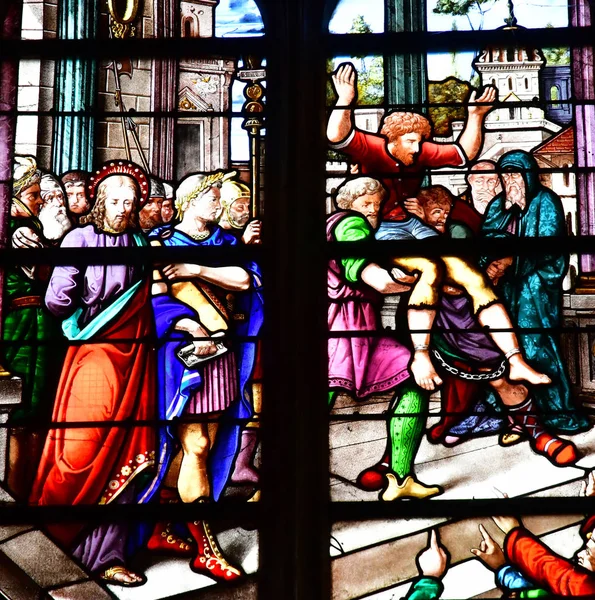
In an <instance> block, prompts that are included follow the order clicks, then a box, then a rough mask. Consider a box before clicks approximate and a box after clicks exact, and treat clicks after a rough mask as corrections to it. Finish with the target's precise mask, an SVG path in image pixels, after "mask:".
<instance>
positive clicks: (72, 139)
mask: <svg viewBox="0 0 595 600" xmlns="http://www.w3.org/2000/svg"><path fill="white" fill-rule="evenodd" d="M56 2H57V0H42V1H31V0H24V4H23V29H22V37H23V39H40V38H53V37H59V38H63V39H83V38H88V37H98V38H102V37H103V38H104V37H107V36H108V35H109V27H108V19H109V15H108V12H107V6H106V4H105V3H99V1H98V0H93V1H91V2H88V3H87V2H85V3H77V2H74V0H64V5H65V6H63V7H62V10H61V11H58V7H57V4H56ZM217 5H218V0H190V1H184V2H179V1H174V0H171V1H170V2H167V3H161V6H160V7H159V9H158V7H157V3H155V2H151V1H147V2H144V3H143V4H142V5H141V8H140V10H141V11H142V13H139V15H138V16H137V19H136V20H135V21H134V22H133V27H134V31H133V32H132V35H133V36H134V37H137V38H152V37H157V38H163V37H172V36H174V35H175V32H177V31H179V32H180V35H181V36H182V37H212V36H213V35H214V31H215V11H216V8H217ZM65 13H67V14H65ZM68 14H69V15H70V16H71V17H72V18H71V19H70V20H68V19H67V18H66V17H67V15H68ZM72 22H74V23H76V27H74V29H73V26H72ZM116 67H122V69H121V74H120V77H119V84H120V86H121V91H120V94H119V98H121V101H122V107H123V115H122V116H120V115H118V114H117V113H118V112H119V111H120V110H121V107H120V104H118V103H117V102H116V99H117V97H118V95H117V88H116V78H115V69H114V65H113V63H111V62H110V61H100V62H99V64H95V63H93V62H92V61H89V60H79V59H67V58H66V59H61V60H58V61H54V60H43V59H39V60H27V61H21V64H20V69H19V90H18V108H19V110H21V111H30V112H32V113H37V112H46V111H51V110H54V111H79V110H83V111H89V113H90V114H87V115H80V116H79V115H72V114H70V115H60V114H59V115H58V116H56V117H51V116H46V115H37V114H31V115H20V116H19V117H18V122H17V134H16V152H17V153H19V154H32V155H35V156H37V157H38V158H39V162H40V164H41V166H42V167H43V168H47V169H52V170H54V171H55V172H57V173H62V172H64V171H67V170H70V169H75V168H81V169H84V170H91V169H92V167H93V165H95V164H98V163H100V162H103V161H105V160H109V159H113V158H126V156H127V153H128V151H127V149H126V140H125V135H126V137H127V138H128V140H127V141H128V145H129V147H130V154H131V157H132V160H134V161H136V162H138V163H140V164H143V162H144V161H146V163H147V164H148V167H149V169H150V171H151V172H152V173H153V174H155V175H158V176H160V177H162V178H164V179H168V180H171V179H174V178H176V179H178V178H180V177H182V176H183V175H185V174H186V173H188V172H190V171H210V170H215V169H226V168H229V167H230V116H227V115H226V114H225V113H226V112H228V111H231V108H232V106H231V85H232V83H233V75H234V72H235V71H236V60H235V59H231V58H225V57H216V58H208V59H206V58H205V59H196V58H192V59H184V60H180V61H177V60H175V59H149V58H137V57H130V58H129V60H125V61H120V62H118V63H116ZM172 82H175V83H174V84H173V85H172ZM175 110H179V111H181V113H183V116H181V117H178V118H177V119H175V118H173V117H169V116H167V113H169V112H172V111H175ZM152 111H158V112H159V113H160V116H156V117H153V116H151V115H150V113H151V112H152ZM105 113H111V114H105ZM114 113H115V114H114ZM210 113H212V114H210ZM132 130H134V132H133V131H132ZM134 133H136V137H137V139H138V143H137V142H136V140H135V136H134ZM141 154H142V157H141ZM238 167H239V168H240V170H245V169H243V168H242V167H243V165H238Z"/></svg>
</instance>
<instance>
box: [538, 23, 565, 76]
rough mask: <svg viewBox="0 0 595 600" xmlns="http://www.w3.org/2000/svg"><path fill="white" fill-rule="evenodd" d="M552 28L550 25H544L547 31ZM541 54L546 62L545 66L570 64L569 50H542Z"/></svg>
mask: <svg viewBox="0 0 595 600" xmlns="http://www.w3.org/2000/svg"><path fill="white" fill-rule="evenodd" d="M553 27H554V26H553V25H552V24H551V23H548V24H547V25H546V28H548V29H552V28H553ZM542 52H543V56H544V57H545V60H546V61H547V63H546V64H548V65H550V66H554V65H569V64H570V48H543V50H542Z"/></svg>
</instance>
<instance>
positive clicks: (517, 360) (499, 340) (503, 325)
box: [477, 303, 552, 385]
mask: <svg viewBox="0 0 595 600" xmlns="http://www.w3.org/2000/svg"><path fill="white" fill-rule="evenodd" d="M477 318H478V320H479V322H480V324H481V325H484V326H487V327H488V328H490V331H489V334H490V337H491V338H492V339H493V340H494V342H495V343H496V346H498V348H500V350H502V352H503V353H504V354H505V356H506V358H507V359H508V362H509V364H510V373H509V378H510V380H511V381H528V382H529V383H532V384H534V385H544V384H548V383H551V382H552V380H551V379H550V378H549V377H548V376H547V375H544V374H543V373H539V372H538V371H536V370H535V369H534V368H533V367H531V366H530V365H528V364H527V362H526V361H525V357H524V356H523V354H522V353H521V351H520V347H519V340H518V339H517V336H516V334H515V332H514V331H513V328H512V322H511V321H510V317H509V316H508V313H507V312H506V309H505V308H504V306H503V305H502V304H500V303H498V304H492V305H490V306H488V307H486V308H484V309H482V310H480V311H479V312H478V314H477ZM491 329H502V330H508V331H491Z"/></svg>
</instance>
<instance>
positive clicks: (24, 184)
mask: <svg viewBox="0 0 595 600" xmlns="http://www.w3.org/2000/svg"><path fill="white" fill-rule="evenodd" d="M40 180H41V171H40V170H39V169H38V168H37V161H36V160H35V158H33V157H32V156H15V157H14V162H13V166H12V195H13V196H18V195H19V194H20V193H21V192H22V191H23V190H26V189H27V188H28V187H31V186H32V185H35V184H36V183H39V182H40Z"/></svg>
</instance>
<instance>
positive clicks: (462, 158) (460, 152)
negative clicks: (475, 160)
mask: <svg viewBox="0 0 595 600" xmlns="http://www.w3.org/2000/svg"><path fill="white" fill-rule="evenodd" d="M453 146H454V147H455V148H456V149H457V152H458V153H459V156H460V157H461V166H463V165H466V164H467V157H466V156H465V152H463V149H462V148H461V147H460V146H459V145H458V144H457V143H455V144H453Z"/></svg>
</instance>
